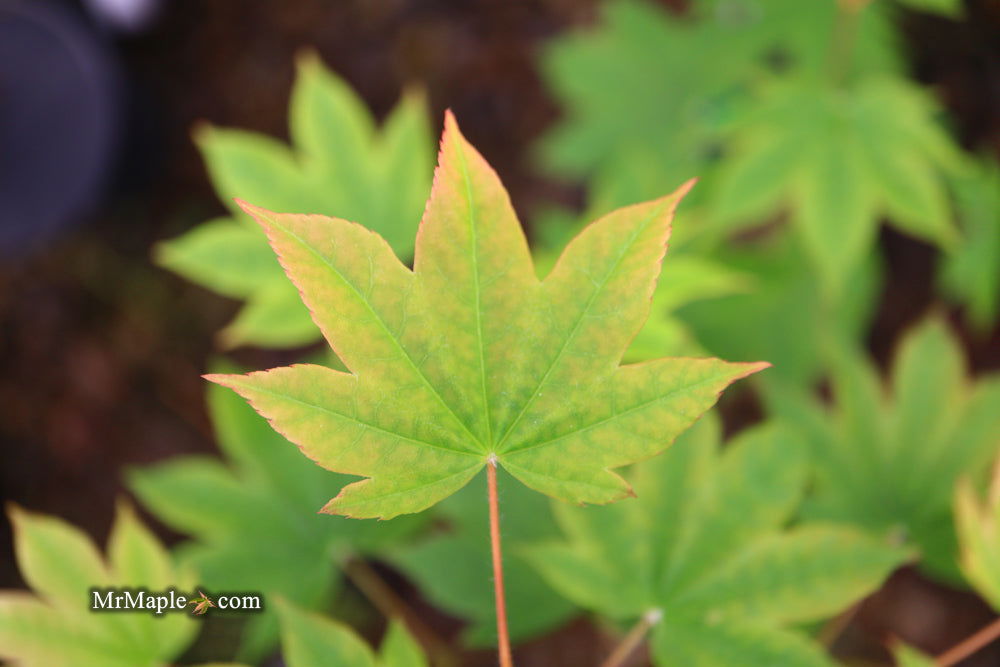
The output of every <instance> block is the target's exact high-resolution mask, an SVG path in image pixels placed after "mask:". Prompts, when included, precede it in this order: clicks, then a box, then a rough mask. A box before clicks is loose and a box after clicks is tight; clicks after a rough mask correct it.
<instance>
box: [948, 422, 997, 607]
mask: <svg viewBox="0 0 1000 667" xmlns="http://www.w3.org/2000/svg"><path fill="white" fill-rule="evenodd" d="M994 445H995V448H996V450H997V452H998V453H1000V428H998V429H997V431H996V432H995V433H994ZM998 460H1000V459H998ZM955 523H956V527H957V529H958V537H959V542H960V543H961V568H962V574H964V575H965V578H966V579H967V580H968V581H969V583H971V584H972V587H973V588H975V589H976V592H977V593H979V594H980V595H981V596H982V597H983V599H985V600H986V601H987V602H988V603H989V604H990V606H991V607H993V609H994V611H997V612H998V613H1000V463H998V464H997V466H996V467H995V468H994V471H993V480H992V482H991V484H990V489H989V493H988V495H987V496H986V497H985V498H983V499H980V498H979V497H978V494H977V493H976V490H975V488H974V487H973V485H972V481H971V480H970V479H964V480H962V482H961V484H960V485H959V487H958V491H957V493H956V498H955Z"/></svg>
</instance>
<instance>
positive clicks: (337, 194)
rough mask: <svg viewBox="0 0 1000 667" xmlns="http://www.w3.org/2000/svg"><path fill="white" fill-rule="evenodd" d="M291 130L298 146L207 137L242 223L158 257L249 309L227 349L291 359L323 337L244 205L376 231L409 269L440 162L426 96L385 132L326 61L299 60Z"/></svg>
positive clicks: (189, 237)
mask: <svg viewBox="0 0 1000 667" xmlns="http://www.w3.org/2000/svg"><path fill="white" fill-rule="evenodd" d="M289 125H290V131H291V137H292V141H293V146H292V147H289V146H287V145H285V144H283V143H281V142H279V141H276V140H274V139H271V138H270V137H266V136H263V135H259V134H254V133H250V132H244V131H240V130H227V129H220V128H215V127H202V128H199V129H198V131H197V132H196V140H197V143H198V146H199V148H200V149H201V152H202V155H203V156H204V159H205V163H206V165H207V167H208V171H209V174H210V176H211V178H212V183H213V185H214V186H215V189H216V192H217V194H218V195H219V198H220V199H221V200H222V202H223V203H225V204H226V205H227V206H229V207H230V208H232V212H233V215H232V217H228V218H222V219H217V220H212V221H209V222H206V223H205V224H203V225H200V226H198V227H195V228H194V229H193V230H191V231H190V232H188V233H186V234H184V235H183V236H181V237H179V238H176V239H173V240H171V241H167V242H165V243H162V244H160V245H159V246H158V248H157V251H156V257H157V261H158V262H159V263H160V264H162V265H163V266H165V267H167V268H169V269H170V270H172V271H175V272H177V273H179V274H181V275H182V276H184V277H185V278H187V279H189V280H192V281H194V282H196V283H199V284H201V285H203V286H205V287H207V288H209V289H211V290H213V291H216V292H218V293H220V294H223V295H225V296H229V297H232V298H235V299H241V300H244V301H246V305H245V306H244V308H243V309H242V310H241V311H240V313H239V314H238V315H237V317H236V319H235V320H234V321H233V322H232V323H230V325H229V326H228V327H227V328H226V329H225V330H224V331H223V332H222V333H221V337H222V341H223V343H225V344H226V345H229V346H235V345H241V344H247V343H249V344H254V345H260V346H265V347H290V346H296V345H302V344H305V343H311V342H313V341H315V340H317V339H319V337H320V333H319V331H318V330H317V329H316V326H315V324H313V322H312V320H311V319H310V318H309V313H308V311H307V310H306V309H305V308H304V307H303V306H302V302H301V300H300V299H299V298H298V295H297V294H296V292H295V289H294V287H293V286H292V285H290V284H289V282H288V281H287V280H286V279H285V276H284V274H283V272H282V270H281V267H280V266H279V264H278V262H277V261H275V258H274V253H272V252H271V249H270V248H269V247H268V246H267V241H266V239H265V237H264V234H262V233H261V230H260V229H259V228H258V227H257V225H255V224H253V222H252V221H250V220H249V219H248V218H247V217H246V216H245V215H244V214H243V212H242V211H240V210H239V209H238V208H237V207H236V206H235V205H234V204H233V198H234V197H244V198H253V199H254V201H257V202H258V203H260V204H261V205H263V206H266V207H268V208H272V209H275V210H280V211H289V212H301V213H306V212H309V213H326V214H329V215H336V216H339V217H342V218H345V219H348V220H353V221H356V222H359V223H361V224H363V225H365V226H366V227H368V228H370V229H373V230H375V231H377V232H378V233H379V234H380V235H381V236H382V237H383V238H385V239H386V240H387V241H388V242H389V244H390V245H391V246H392V249H393V250H394V251H395V252H396V253H397V255H399V257H400V258H401V259H403V260H405V261H409V260H410V259H411V257H412V254H413V235H414V232H415V230H416V227H417V222H418V221H419V220H420V213H421V211H422V210H423V204H424V197H425V196H426V192H427V187H428V184H429V183H430V176H431V167H432V160H433V155H432V152H431V143H432V142H431V136H430V128H429V125H428V122H427V111H426V105H425V102H424V99H423V96H422V95H421V94H419V93H417V92H416V91H409V92H407V93H406V94H405V95H404V96H403V98H402V100H401V101H400V103H399V105H398V106H397V107H396V108H395V109H394V110H393V112H392V113H391V114H390V115H389V117H388V118H387V119H386V121H385V123H384V124H383V125H382V127H381V128H376V126H375V122H374V120H373V119H372V116H371V114H370V113H369V112H368V110H367V109H366V108H365V106H364V104H363V102H362V101H361V100H360V99H359V98H358V97H357V95H355V93H354V92H353V91H352V90H351V89H350V88H349V87H348V86H347V84H346V83H344V82H343V81H341V80H340V79H339V78H337V77H336V76H335V75H334V74H333V73H331V72H330V71H328V70H327V69H325V68H324V67H323V65H322V63H321V62H320V60H319V58H318V57H317V56H316V55H315V54H313V53H306V54H304V55H303V56H302V57H301V58H300V59H299V64H298V76H297V78H296V82H295V87H294V89H293V91H292V99H291V104H290V109H289Z"/></svg>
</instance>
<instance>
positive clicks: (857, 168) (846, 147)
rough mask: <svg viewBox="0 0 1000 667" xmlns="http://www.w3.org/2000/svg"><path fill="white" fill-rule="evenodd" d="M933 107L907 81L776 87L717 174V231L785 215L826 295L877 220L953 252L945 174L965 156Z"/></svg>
mask: <svg viewBox="0 0 1000 667" xmlns="http://www.w3.org/2000/svg"><path fill="white" fill-rule="evenodd" d="M934 114H935V107H934V105H933V104H932V103H931V101H930V99H929V98H928V97H927V96H925V95H924V94H923V92H922V91H920V90H919V89H917V88H915V87H914V86H912V85H910V84H907V83H905V82H903V81H897V80H891V79H871V78H869V79H866V80H864V81H862V82H861V83H859V84H857V85H854V86H851V87H850V88H848V89H844V90H841V89H837V88H834V87H831V86H829V85H827V84H823V83H819V82H815V81H811V80H808V79H803V80H794V81H790V82H784V83H780V84H776V85H774V86H773V87H771V88H770V89H768V90H767V91H766V94H765V95H764V96H763V97H762V98H761V100H760V101H759V104H758V106H757V108H755V109H754V110H753V111H752V112H751V113H750V114H748V116H747V118H746V119H744V121H743V122H742V123H739V124H738V125H737V127H736V129H735V131H734V135H733V138H732V141H733V149H732V152H731V154H728V155H727V159H726V160H723V161H722V163H721V166H720V168H719V172H720V173H719V175H718V185H717V196H716V197H714V198H712V199H713V203H712V204H711V205H710V206H712V216H713V219H714V223H715V224H716V225H720V226H722V227H723V228H727V229H732V228H740V227H744V226H746V225H747V224H750V225H753V224H759V223H760V222H762V221H767V217H762V216H767V215H768V214H770V213H775V212H778V211H780V210H787V211H788V213H789V216H790V218H791V221H792V224H793V225H794V227H795V229H796V231H797V232H798V234H799V235H800V237H801V238H802V241H803V246H804V247H805V249H806V250H807V252H808V253H809V255H810V257H811V259H812V261H813V263H814V264H815V265H816V267H817V268H818V270H819V274H820V276H821V278H822V279H823V281H824V285H825V286H826V288H827V291H828V292H831V293H834V294H836V293H839V292H841V291H842V290H843V288H844V285H845V283H846V281H847V280H848V279H849V276H850V275H851V274H852V273H853V272H854V271H856V270H857V269H858V267H859V264H860V263H861V261H862V260H863V258H864V257H865V256H866V255H867V254H868V252H869V251H870V249H871V247H872V246H873V244H874V240H875V234H876V231H877V228H878V223H879V217H880V216H881V215H883V214H884V215H887V216H889V220H890V222H891V223H892V224H893V225H894V226H896V227H897V228H899V229H900V230H901V231H903V232H906V233H908V234H910V235H913V236H916V237H918V238H921V239H924V240H927V241H931V242H934V243H937V244H938V245H941V246H944V247H949V246H951V245H953V244H954V243H955V242H956V241H957V238H958V235H957V233H956V231H955V228H954V225H953V215H952V211H951V207H950V204H949V200H948V193H947V190H946V186H945V176H946V174H947V173H949V171H952V172H953V171H955V170H957V169H958V168H959V167H960V166H961V164H962V158H961V155H960V153H959V151H958V149H957V147H955V146H954V145H952V143H951V141H950V139H949V138H948V137H947V135H946V134H945V133H944V132H943V131H942V130H941V129H940V128H939V127H938V126H937V125H936V122H935V119H934Z"/></svg>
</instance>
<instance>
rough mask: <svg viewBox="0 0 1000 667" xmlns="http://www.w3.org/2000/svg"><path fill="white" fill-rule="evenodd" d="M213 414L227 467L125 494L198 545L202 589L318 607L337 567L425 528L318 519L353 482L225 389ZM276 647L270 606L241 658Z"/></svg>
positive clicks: (198, 462)
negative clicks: (256, 593)
mask: <svg viewBox="0 0 1000 667" xmlns="http://www.w3.org/2000/svg"><path fill="white" fill-rule="evenodd" d="M225 369H226V370H233V368H232V367H231V366H226V367H225ZM208 408H209V414H210V416H211V419H212V424H213V426H214V429H215V435H216V441H217V442H218V444H219V447H220V449H221V450H222V452H223V453H224V454H225V456H226V458H227V460H228V462H227V463H223V462H222V461H219V460H217V459H214V458H210V457H206V456H188V457H180V458H174V459H171V460H169V461H166V462H164V463H159V464H155V465H152V466H144V467H142V468H138V469H135V470H131V471H129V474H128V482H129V487H130V488H131V489H132V491H133V493H135V494H136V495H137V496H138V498H139V499H140V500H141V501H142V502H143V504H144V505H145V506H146V507H147V508H148V509H149V510H150V511H151V512H152V513H153V514H154V515H155V516H156V517H157V518H158V519H160V520H161V521H163V522H164V523H165V524H166V525H168V526H170V527H171V528H172V529H174V530H176V531H178V532H181V533H185V534H187V535H190V536H192V537H193V538H194V540H193V541H192V542H186V543H183V544H182V545H181V546H180V547H179V548H178V555H179V556H180V557H182V558H183V559H184V560H185V561H186V562H189V563H191V564H192V565H193V566H194V567H195V569H197V571H198V573H199V576H200V580H201V582H202V583H203V584H204V585H205V586H207V587H209V588H211V589H213V590H230V591H245V590H260V591H263V592H264V593H265V594H267V595H269V596H270V595H280V596H281V597H283V598H284V599H286V600H289V601H290V602H293V603H295V604H297V605H299V606H303V607H307V608H318V607H320V606H322V605H325V604H327V603H329V601H330V600H331V598H332V597H333V596H334V595H335V594H336V593H337V591H338V590H339V589H340V585H341V581H342V577H340V576H338V571H337V564H338V563H341V562H343V561H345V560H346V559H348V558H350V557H352V556H354V555H358V554H363V555H371V554H376V553H379V552H381V551H382V550H383V549H384V548H385V547H386V545H389V544H393V543H395V542H398V541H400V540H402V539H404V538H405V537H407V536H408V535H410V534H412V533H413V532H415V531H416V530H417V529H418V528H419V527H420V526H421V525H422V524H423V520H422V519H419V518H417V517H406V518H402V517H401V518H400V519H397V520H396V521H391V522H361V521H349V520H347V519H344V518H342V517H331V516H317V514H316V507H317V506H319V505H320V504H322V503H323V502H325V501H326V500H327V499H329V497H330V495H329V494H330V490H331V489H337V488H340V487H342V486H344V485H345V484H347V483H348V481H350V478H349V477H346V476H343V475H337V474H335V473H331V472H329V471H326V470H323V469H322V468H320V467H318V466H316V465H313V463H312V462H310V461H309V460H308V459H306V458H304V457H303V456H302V455H301V454H299V452H298V451H296V450H295V449H294V448H293V447H291V446H290V445H289V443H288V441H286V440H285V439H284V438H282V437H281V436H280V435H279V434H278V433H276V432H275V431H274V430H273V429H271V428H270V427H269V426H268V424H267V422H266V421H265V420H264V419H262V418H261V417H260V415H258V414H257V413H255V412H254V411H253V409H252V408H250V406H248V405H247V404H246V402H245V401H243V400H242V399H241V398H240V397H239V396H237V395H235V394H233V393H232V392H231V391H229V390H227V389H223V388H222V387H218V386H214V385H213V386H210V388H209V391H208ZM248 553H252V554H253V555H254V557H253V558H247V554H248ZM277 638H278V622H277V618H276V616H275V614H274V613H273V611H272V610H271V609H270V608H269V607H267V608H265V609H264V610H263V611H262V612H260V613H258V614H254V615H253V616H252V617H251V618H250V619H249V621H248V622H247V624H246V626H245V628H244V630H243V632H242V642H243V643H242V645H241V647H240V654H241V656H242V657H243V658H244V659H247V660H256V659H257V658H259V657H261V656H262V655H263V654H264V653H266V652H267V651H269V650H270V649H271V648H272V647H273V645H274V643H275V642H276V641H277Z"/></svg>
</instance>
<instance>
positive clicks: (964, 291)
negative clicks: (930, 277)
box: [942, 160, 1000, 332]
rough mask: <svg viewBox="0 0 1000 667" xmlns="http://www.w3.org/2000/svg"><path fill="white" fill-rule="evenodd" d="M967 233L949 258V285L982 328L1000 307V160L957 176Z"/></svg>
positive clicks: (989, 325) (946, 273) (955, 182)
mask: <svg viewBox="0 0 1000 667" xmlns="http://www.w3.org/2000/svg"><path fill="white" fill-rule="evenodd" d="M953 185H954V190H955V194H956V197H957V200H958V210H959V217H960V219H961V221H962V226H963V229H962V231H963V232H964V238H963V239H962V242H961V243H960V244H959V246H958V247H957V248H955V249H954V251H953V252H952V253H950V254H949V255H948V256H947V257H946V259H945V262H944V271H943V275H942V279H943V281H944V287H945V289H946V290H947V291H948V292H949V293H950V294H951V295H953V296H954V297H955V298H957V299H959V300H960V301H961V302H963V303H964V304H965V305H966V308H967V311H966V315H967V317H968V318H969V320H970V322H971V323H972V324H973V325H974V326H975V327H976V328H977V329H979V330H980V331H981V332H986V331H988V330H989V329H991V328H992V327H993V326H994V325H995V321H996V318H997V314H998V311H1000V165H998V164H997V163H996V162H995V161H992V160H991V161H989V162H983V163H981V164H979V165H978V166H977V167H976V168H975V169H971V170H969V172H968V173H965V174H963V175H962V176H960V177H958V178H955V179H954V180H953Z"/></svg>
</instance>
